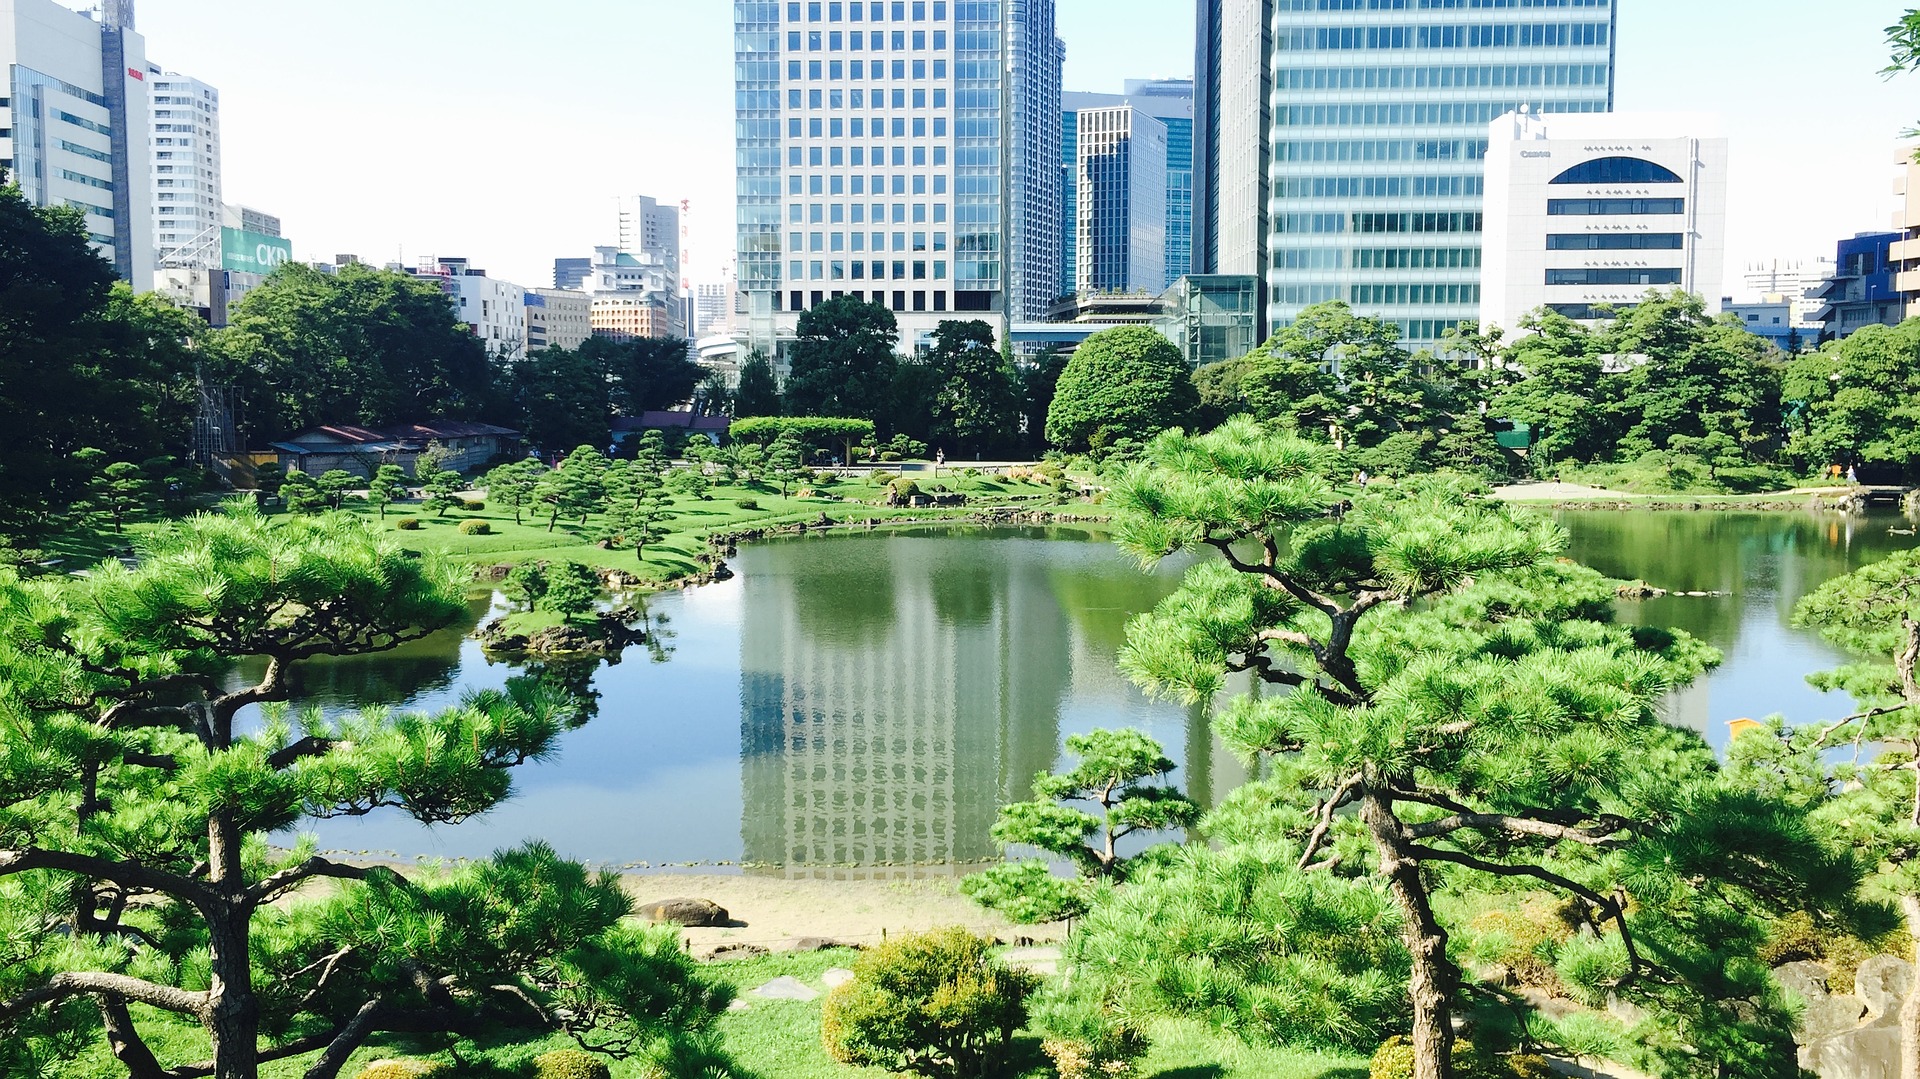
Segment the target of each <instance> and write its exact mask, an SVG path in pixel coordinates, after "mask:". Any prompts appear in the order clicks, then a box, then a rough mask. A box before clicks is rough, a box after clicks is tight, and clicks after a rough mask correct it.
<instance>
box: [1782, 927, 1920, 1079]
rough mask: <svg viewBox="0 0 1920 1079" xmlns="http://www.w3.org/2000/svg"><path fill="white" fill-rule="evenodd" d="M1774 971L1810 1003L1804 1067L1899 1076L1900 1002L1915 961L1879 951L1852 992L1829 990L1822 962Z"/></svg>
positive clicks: (1841, 1075)
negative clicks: (1911, 961) (1833, 991)
mask: <svg viewBox="0 0 1920 1079" xmlns="http://www.w3.org/2000/svg"><path fill="white" fill-rule="evenodd" d="M1774 975H1775V977H1777V978H1778V979H1779V980H1780V983H1781V985H1783V986H1785V987H1786V988H1787V989H1788V990H1790V991H1791V992H1793V993H1794V994H1795V995H1797V996H1799V997H1801V998H1802V999H1804V1000H1805V1001H1806V1002H1807V1008H1806V1012H1805V1013H1804V1015H1803V1017H1802V1021H1801V1032H1800V1066H1801V1067H1802V1068H1806V1069H1807V1070H1809V1071H1812V1072H1814V1073H1815V1074H1817V1075H1818V1076H1820V1079H1899V1075H1900V1005H1901V1002H1902V1001H1903V1000H1905V999H1906V995H1907V992H1908V991H1909V990H1910V989H1911V988H1912V987H1913V964H1911V963H1909V962H1907V961H1906V960H1904V959H1900V958H1898V957H1896V956H1891V955H1876V956H1874V957H1873V958H1871V959H1868V960H1867V961H1866V962H1864V963H1862V964H1860V969H1859V971H1858V973H1856V974H1855V975H1854V983H1853V992H1852V993H1831V992H1829V991H1828V981H1827V979H1828V968H1827V967H1826V965H1825V964H1822V963H1788V964H1787V965H1785V966H1783V967H1779V968H1777V969H1776V970H1775V971H1774Z"/></svg>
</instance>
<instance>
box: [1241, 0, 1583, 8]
mask: <svg viewBox="0 0 1920 1079" xmlns="http://www.w3.org/2000/svg"><path fill="white" fill-rule="evenodd" d="M1612 2H1613V0H1277V2H1276V4H1275V6H1276V7H1278V8H1279V9H1280V10H1281V11H1430V10H1437V9H1443V8H1444V9H1462V8H1474V9H1479V8H1602V9H1604V8H1606V7H1608V6H1609V5H1610V4H1611V3H1612Z"/></svg>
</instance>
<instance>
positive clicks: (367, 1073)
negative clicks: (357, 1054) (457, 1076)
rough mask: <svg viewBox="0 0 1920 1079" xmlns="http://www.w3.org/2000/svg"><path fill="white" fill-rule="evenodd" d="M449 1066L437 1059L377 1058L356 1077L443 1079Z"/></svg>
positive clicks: (368, 1078) (369, 1078)
mask: <svg viewBox="0 0 1920 1079" xmlns="http://www.w3.org/2000/svg"><path fill="white" fill-rule="evenodd" d="M447 1075H448V1072H447V1066H446V1065H445V1064H442V1063H440V1062H439V1061H435V1060H376V1061H374V1062H373V1063H371V1064H369V1065H367V1066H366V1067H364V1068H362V1069H360V1072H359V1074H358V1075H356V1076H354V1079H441V1077H444V1076H447Z"/></svg>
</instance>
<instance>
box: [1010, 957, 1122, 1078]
mask: <svg viewBox="0 0 1920 1079" xmlns="http://www.w3.org/2000/svg"><path fill="white" fill-rule="evenodd" d="M1033 1018H1034V1024H1033V1025H1035V1026H1037V1027H1039V1028H1040V1030H1041V1031H1042V1032H1044V1034H1045V1038H1044V1040H1043V1041H1042V1042H1041V1049H1042V1050H1044V1051H1045V1052H1046V1054H1047V1056H1048V1058H1049V1059H1051V1060H1052V1061H1053V1070H1054V1071H1055V1072H1056V1073H1058V1076H1059V1079H1109V1077H1112V1076H1122V1075H1131V1074H1133V1064H1134V1061H1136V1060H1139V1059H1140V1058H1141V1057H1143V1056H1145V1055H1146V1053H1147V1049H1148V1048H1149V1045H1148V1042H1147V1036H1146V1034H1144V1033H1142V1032H1141V1030H1140V1028H1139V1027H1138V1026H1137V1025H1136V1023H1135V1021H1134V1020H1133V1019H1132V1018H1130V1017H1128V1016H1124V1015H1122V1014H1121V1013H1120V1011H1119V1010H1118V1009H1117V1008H1115V1007H1114V1006H1113V1004H1112V1003H1111V1002H1109V1001H1103V1000H1100V999H1098V998H1097V997H1094V996H1093V995H1092V993H1091V991H1090V990H1089V989H1088V987H1087V984H1086V983H1085V982H1084V981H1081V982H1076V983H1074V985H1073V987H1072V988H1067V989H1059V990H1053V991H1049V992H1046V993H1044V994H1042V996H1041V997H1040V998H1039V1000H1038V1003H1036V1004H1035V1006H1034V1009H1033Z"/></svg>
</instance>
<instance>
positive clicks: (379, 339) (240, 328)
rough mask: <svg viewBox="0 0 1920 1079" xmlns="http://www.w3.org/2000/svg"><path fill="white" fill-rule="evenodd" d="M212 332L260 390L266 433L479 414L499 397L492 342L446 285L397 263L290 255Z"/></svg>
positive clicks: (258, 415)
mask: <svg viewBox="0 0 1920 1079" xmlns="http://www.w3.org/2000/svg"><path fill="white" fill-rule="evenodd" d="M215 340H216V341H217V344H218V351H219V352H220V353H221V354H222V355H223V356H224V357H225V358H226V360H227V361H228V363H229V364H230V368H229V371H228V373H229V375H230V377H232V378H234V379H235V380H236V381H237V382H238V383H239V384H240V385H241V386H242V387H243V388H245V389H247V390H250V391H251V392H250V393H249V399H250V400H251V401H252V402H253V407H252V408H251V409H250V410H249V415H250V417H251V420H252V423H253V425H254V430H253V431H252V434H253V436H254V437H255V438H256V439H258V440H261V441H265V440H269V439H272V438H277V437H283V436H285V435H288V434H291V433H294V432H297V431H299V430H301V429H303V428H307V427H311V426H314V425H315V424H322V423H359V424H368V425H375V426H378V425H381V424H390V423H401V422H417V421H419V420H421V419H427V418H433V417H441V416H449V417H462V418H464V417H477V416H480V415H482V414H484V413H485V412H486V411H487V409H488V407H489V406H490V405H491V404H492V396H491V395H492V388H493V384H494V370H493V366H492V364H491V362H490V361H489V359H488V356H487V351H486V347H485V345H484V344H483V343H482V342H481V341H480V339H479V338H477V337H475V336H474V335H473V333H472V332H471V330H470V329H469V328H468V327H467V325H466V324H465V323H464V322H461V321H460V320H459V319H458V318H457V317H456V316H455V313H454V310H453V307H452V306H451V305H450V304H448V303H447V297H446V294H445V293H444V292H443V291H442V290H441V289H440V287H439V285H438V284H437V283H435V282H433V281H429V280H422V279H420V278H416V277H412V276H409V275H407V274H404V273H400V272H398V271H392V270H375V269H372V268H370V267H367V266H362V265H350V266H343V267H341V268H340V269H339V271H338V272H334V273H327V272H323V271H320V270H316V269H314V268H313V267H311V266H306V265H303V264H301V263H287V264H286V265H284V266H282V267H280V268H279V269H278V270H275V271H274V272H273V274H272V275H271V276H269V277H268V278H267V281H266V283H265V284H263V285H261V286H260V287H259V288H257V289H255V290H253V291H252V292H250V293H248V294H247V296H246V298H245V299H243V300H241V301H240V303H238V304H237V305H235V306H234V309H233V312H232V315H231V323H230V325H229V327H228V329H227V331H226V332H225V333H223V334H221V335H219V336H218V337H217V338H215Z"/></svg>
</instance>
